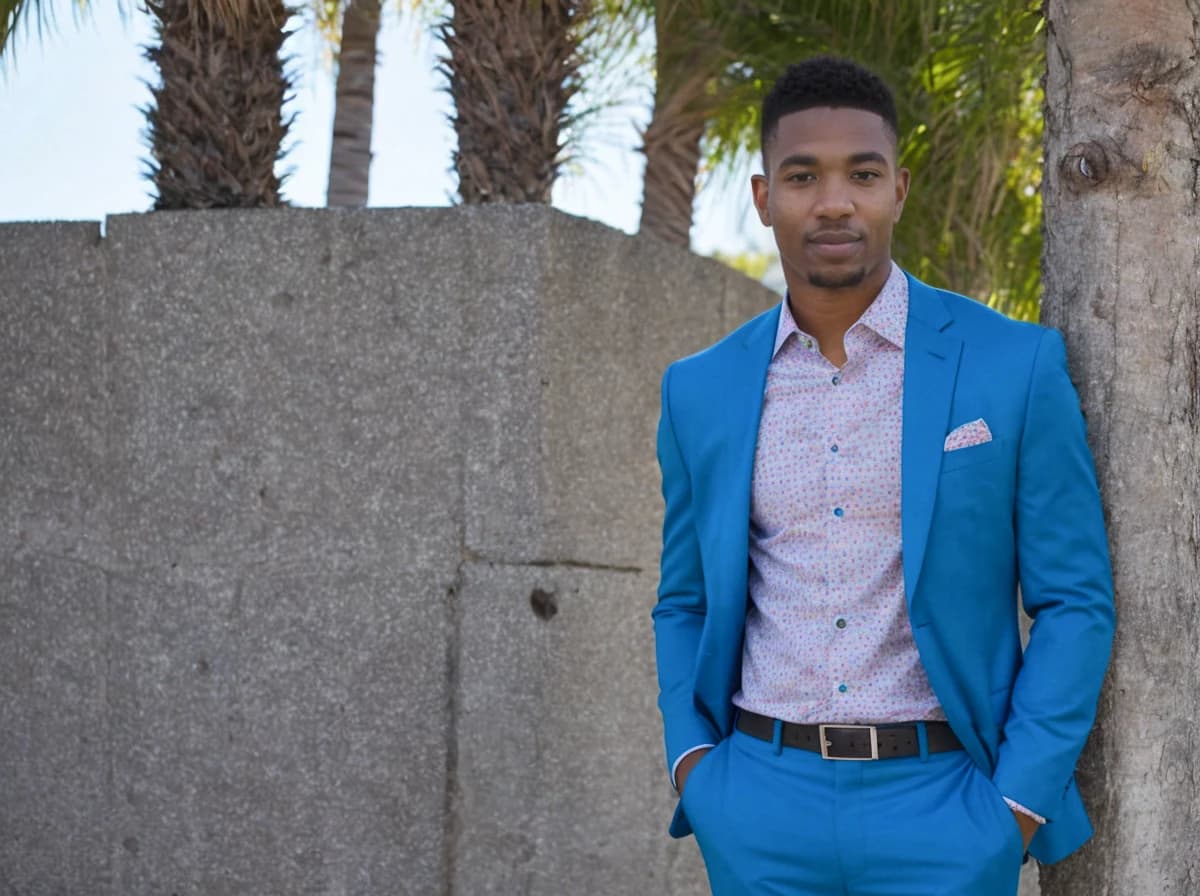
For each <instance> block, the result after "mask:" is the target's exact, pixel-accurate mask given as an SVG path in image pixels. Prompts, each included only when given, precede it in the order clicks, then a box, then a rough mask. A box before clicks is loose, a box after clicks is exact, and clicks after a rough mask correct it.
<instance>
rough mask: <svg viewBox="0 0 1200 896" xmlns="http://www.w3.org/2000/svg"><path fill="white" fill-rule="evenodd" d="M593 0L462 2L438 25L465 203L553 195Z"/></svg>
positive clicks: (538, 199)
mask: <svg viewBox="0 0 1200 896" xmlns="http://www.w3.org/2000/svg"><path fill="white" fill-rule="evenodd" d="M590 10H591V0H546V2H530V0H457V2H455V3H454V8H453V11H452V14H451V16H450V18H449V19H447V20H446V21H444V22H443V23H442V25H441V26H440V28H439V34H440V36H441V38H442V40H443V41H444V42H445V44H446V49H447V50H448V51H449V56H447V57H445V58H443V59H442V65H441V71H442V72H443V74H445V76H446V80H447V82H448V88H449V91H450V96H451V98H452V99H453V100H454V131H455V133H456V134H457V136H458V148H457V149H456V150H455V153H454V169H455V171H457V172H458V193H459V196H460V197H461V198H462V201H463V202H466V203H482V202H543V203H548V202H550V194H551V190H552V189H553V187H554V181H555V178H557V177H558V171H559V167H560V166H561V164H562V161H563V158H562V153H563V140H562V131H563V129H564V127H565V126H566V125H567V123H568V121H569V112H568V106H569V104H570V101H571V99H572V97H573V96H574V95H575V93H576V92H577V91H578V90H579V85H580V78H579V66H580V64H581V62H582V59H581V56H580V52H579V43H580V38H581V36H582V34H581V32H582V24H583V23H584V22H585V21H586V19H587V16H588V13H589V12H590Z"/></svg>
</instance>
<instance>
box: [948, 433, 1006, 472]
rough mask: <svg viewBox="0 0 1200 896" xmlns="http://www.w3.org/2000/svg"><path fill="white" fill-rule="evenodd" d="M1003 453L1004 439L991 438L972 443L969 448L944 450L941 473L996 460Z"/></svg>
mask: <svg viewBox="0 0 1200 896" xmlns="http://www.w3.org/2000/svg"><path fill="white" fill-rule="evenodd" d="M1003 453H1004V441H1003V440H1002V439H992V440H991V441H990V442H983V443H982V444H979V445H972V446H971V447H969V448H959V449H957V450H955V451H946V452H944V453H943V454H942V475H945V474H946V473H950V472H952V471H954V470H961V469H962V468H964V467H973V466H975V465H976V464H985V463H988V462H989V461H993V460H998V459H999V458H1000V457H1001V456H1003Z"/></svg>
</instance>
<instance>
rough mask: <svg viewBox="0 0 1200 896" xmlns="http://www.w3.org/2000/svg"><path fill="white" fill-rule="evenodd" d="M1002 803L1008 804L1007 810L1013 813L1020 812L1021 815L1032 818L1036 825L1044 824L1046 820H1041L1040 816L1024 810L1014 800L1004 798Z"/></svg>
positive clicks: (1029, 810)
mask: <svg viewBox="0 0 1200 896" xmlns="http://www.w3.org/2000/svg"><path fill="white" fill-rule="evenodd" d="M1004 802H1006V803H1007V804H1008V808H1010V809H1012V810H1013V811H1014V812H1020V813H1021V814H1022V815H1028V816H1029V817H1030V818H1032V819H1033V820H1034V821H1036V822H1037V823H1038V824H1045V823H1046V819H1044V818H1042V816H1040V815H1038V814H1037V813H1036V812H1034V811H1033V810H1031V809H1026V808H1025V807H1024V806H1022V805H1021V804H1020V803H1018V802H1017V801H1016V800H1010V799H1009V798H1008V797H1005V798H1004Z"/></svg>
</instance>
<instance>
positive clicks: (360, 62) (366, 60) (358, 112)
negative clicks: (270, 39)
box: [325, 0, 380, 206]
mask: <svg viewBox="0 0 1200 896" xmlns="http://www.w3.org/2000/svg"><path fill="white" fill-rule="evenodd" d="M379 21H380V0H352V2H351V3H350V5H349V6H347V7H346V11H345V13H344V15H343V18H342V45H341V49H340V51H339V53H338V76H337V95H336V100H335V102H336V105H335V107H334V114H333V141H332V143H331V145H330V151H329V186H328V189H327V191H326V199H325V203H326V205H331V206H363V205H366V204H367V191H368V187H369V185H370V177H371V125H372V116H373V114H374V110H375V63H376V50H375V44H376V39H377V38H378V36H379Z"/></svg>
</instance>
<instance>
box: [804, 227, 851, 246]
mask: <svg viewBox="0 0 1200 896" xmlns="http://www.w3.org/2000/svg"><path fill="white" fill-rule="evenodd" d="M808 241H809V242H810V243H817V244H818V245H821V246H843V245H845V244H846V243H857V242H858V241H859V236H858V234H857V233H853V232H851V231H849V230H820V231H817V232H816V233H814V234H813V235H812V236H810V237H809V238H808Z"/></svg>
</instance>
